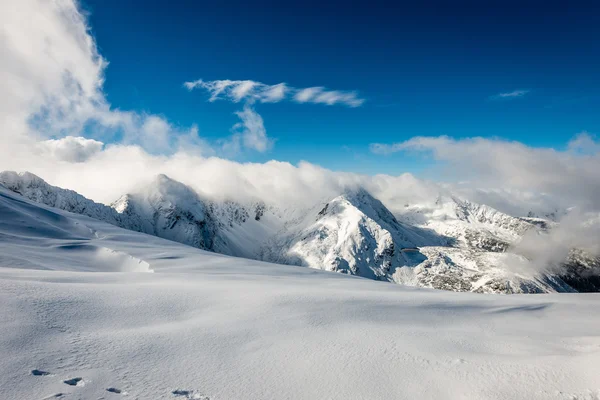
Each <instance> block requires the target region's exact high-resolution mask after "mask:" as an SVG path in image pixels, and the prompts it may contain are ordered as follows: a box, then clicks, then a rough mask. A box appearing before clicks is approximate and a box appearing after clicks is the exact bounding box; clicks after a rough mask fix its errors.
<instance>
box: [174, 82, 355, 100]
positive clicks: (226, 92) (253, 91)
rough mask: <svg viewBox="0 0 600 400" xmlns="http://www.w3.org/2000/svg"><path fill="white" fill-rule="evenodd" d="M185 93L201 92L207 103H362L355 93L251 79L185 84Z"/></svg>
mask: <svg viewBox="0 0 600 400" xmlns="http://www.w3.org/2000/svg"><path fill="white" fill-rule="evenodd" d="M184 86H185V87H186V88H187V89H188V90H194V89H204V90H206V91H207V92H208V93H209V94H210V97H209V101H215V100H219V99H225V100H229V101H232V102H234V103H238V102H240V101H242V100H244V101H247V102H250V103H253V102H260V103H277V102H280V101H283V100H286V99H290V100H293V101H295V102H297V103H315V104H326V105H330V106H331V105H337V104H339V105H345V106H347V107H360V106H361V105H362V104H363V103H364V102H365V100H364V99H362V98H360V97H358V93H357V92H355V91H340V90H326V89H325V88H323V87H310V88H304V89H301V88H294V87H291V86H287V85H286V84H285V83H278V84H276V85H267V84H264V83H261V82H255V81H250V80H239V81H233V80H228V79H226V80H216V81H204V80H202V79H198V80H196V81H191V82H185V83H184Z"/></svg>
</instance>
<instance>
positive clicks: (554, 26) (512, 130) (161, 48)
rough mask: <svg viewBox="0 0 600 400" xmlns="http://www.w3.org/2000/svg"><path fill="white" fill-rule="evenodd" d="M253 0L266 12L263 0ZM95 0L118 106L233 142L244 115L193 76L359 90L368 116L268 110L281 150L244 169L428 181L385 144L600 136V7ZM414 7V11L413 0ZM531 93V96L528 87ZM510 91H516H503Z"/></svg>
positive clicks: (252, 156)
mask: <svg viewBox="0 0 600 400" xmlns="http://www.w3.org/2000/svg"><path fill="white" fill-rule="evenodd" d="M250 3H251V4H250ZM284 3H287V2H246V1H239V2H238V1H227V2H224V1H223V2H203V1H173V2H164V1H143V2H142V1H116V0H84V1H83V3H82V6H83V8H84V10H87V11H88V12H89V14H90V15H89V23H90V25H91V28H92V33H93V35H94V36H95V38H96V41H97V45H98V47H99V50H100V53H101V54H102V55H103V57H104V58H106V59H107V60H108V61H109V62H110V64H109V66H108V68H107V69H106V73H105V76H106V81H105V85H104V91H105V93H106V95H107V98H108V100H109V101H110V103H111V104H112V105H113V107H116V108H119V109H124V110H136V111H138V112H147V113H152V114H160V115H164V116H165V117H166V118H168V120H169V121H171V122H172V123H174V124H176V125H180V126H182V127H189V126H191V125H192V124H196V125H197V126H198V129H199V132H200V135H201V136H202V137H203V138H206V139H208V140H217V139H218V138H222V137H224V136H227V135H229V134H230V130H231V127H232V125H234V124H235V123H236V122H237V121H238V118H237V117H236V116H235V115H234V112H236V111H239V110H240V109H241V108H242V105H241V103H240V104H234V103H232V102H230V101H227V100H218V101H214V102H209V101H208V99H209V94H208V93H207V92H206V91H202V90H193V91H188V90H186V89H185V88H184V87H183V83H184V82H186V81H193V80H196V79H203V80H206V81H212V80H222V79H231V80H253V81H257V82H263V83H265V84H268V85H274V84H278V83H281V82H285V83H286V84H287V85H289V86H292V87H297V88H305V87H314V86H323V87H326V88H327V89H331V90H343V91H357V92H358V96H360V98H363V99H365V102H364V103H363V104H362V105H361V106H360V107H347V106H344V105H339V104H338V105H332V106H326V105H322V104H297V103H295V102H290V101H287V102H280V103H275V104H262V103H260V104H255V105H254V107H255V110H256V112H258V113H260V115H261V116H262V118H263V120H264V124H265V127H266V131H267V134H268V135H269V137H270V138H273V139H275V144H274V146H273V147H272V149H270V150H269V151H266V152H264V153H261V152H255V151H245V152H243V153H242V154H239V155H238V156H237V159H239V160H241V161H266V160H269V159H278V160H284V161H290V162H293V163H296V162H298V161H300V160H306V161H310V162H313V163H316V164H319V165H322V166H324V167H327V168H331V169H334V170H346V171H356V172H363V173H369V174H373V173H380V172H381V173H389V174H398V173H401V172H415V173H421V174H425V173H426V170H427V168H428V163H427V161H426V159H424V158H423V157H422V156H419V157H417V156H415V155H414V154H406V153H395V154H392V155H389V156H382V155H380V154H372V153H370V152H369V144H371V143H374V142H377V143H395V142H402V141H404V140H407V139H409V138H411V137H414V136H440V135H448V136H451V137H454V138H465V137H473V136H482V137H501V138H504V139H508V140H517V141H520V142H523V143H525V144H527V145H530V146H534V147H555V148H557V149H563V148H564V147H565V146H566V143H567V142H568V141H569V139H570V138H572V137H573V136H574V135H575V134H576V133H578V132H581V131H588V132H591V133H592V134H594V133H598V132H600V113H598V109H599V105H600V92H599V89H600V75H599V73H598V67H599V62H600V46H598V41H599V39H600V28H599V27H600V3H598V2H595V3H596V4H594V3H593V2H587V3H585V2H569V3H567V2H560V3H556V4H553V3H552V2H527V1H520V2H514V3H512V2H506V1H504V2H432V1H429V2H422V4H421V5H414V4H410V3H407V4H404V5H398V4H397V5H395V6H390V5H387V6H386V5H385V4H384V3H382V2H381V3H378V2H377V1H369V2H362V3H361V2H327V4H324V3H325V2H314V3H312V2H297V4H296V5H289V4H284ZM411 3H412V2H411ZM519 90H520V91H523V92H522V93H521V95H517V94H519V93H515V91H519ZM501 93H505V94H507V93H515V95H513V96H506V97H503V98H497V97H494V96H498V95H499V94H501Z"/></svg>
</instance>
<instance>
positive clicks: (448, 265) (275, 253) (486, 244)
mask: <svg viewBox="0 0 600 400" xmlns="http://www.w3.org/2000/svg"><path fill="white" fill-rule="evenodd" d="M0 184H1V185H3V186H5V187H6V188H8V189H9V190H11V191H13V192H16V193H19V194H21V195H22V196H24V197H26V198H28V199H30V200H34V201H36V202H39V203H43V204H46V205H49V206H52V207H56V208H60V209H63V210H66V211H70V212H75V213H79V214H84V215H87V216H90V217H92V218H96V219H99V220H102V221H104V222H108V223H111V224H113V225H117V226H119V227H122V228H126V229H129V230H134V231H138V232H143V233H147V234H151V235H154V236H158V237H161V238H165V239H169V240H173V241H176V242H180V243H184V244H187V245H190V246H193V247H197V248H200V249H204V250H209V251H213V252H217V253H222V254H226V255H233V256H239V257H245V258H252V259H259V260H264V261H270V262H276V263H285V264H291V265H302V266H307V267H311V268H318V269H325V270H329V271H336V272H341V273H346V274H351V275H357V276H361V277H364V278H369V279H375V280H383V281H389V282H395V283H400V284H406V285H412V286H423V287H432V288H436V289H446V290H454V291H475V292H484V293H488V292H490V293H538V292H549V291H566V292H568V291H572V290H574V289H573V288H572V287H571V286H570V285H569V284H567V283H566V282H565V281H564V280H563V279H562V278H561V277H560V276H558V275H556V274H546V273H537V274H530V273H514V272H511V271H508V270H507V269H506V268H505V265H508V264H511V263H514V264H519V263H526V262H527V260H526V259H524V258H523V257H521V258H519V257H520V256H518V255H514V254H511V253H507V250H508V248H509V246H511V244H513V243H515V241H518V240H519V238H520V237H521V236H522V235H523V234H524V233H525V232H527V231H529V230H531V229H535V230H540V231H543V230H544V229H547V228H548V227H547V225H545V224H541V223H540V221H533V222H530V221H528V220H527V219H525V218H517V217H512V216H509V215H507V214H503V213H501V212H499V211H497V210H495V209H493V208H491V207H489V206H486V205H480V204H476V203H472V202H469V201H467V200H461V199H458V198H456V197H453V196H449V197H442V196H440V197H439V198H438V199H436V202H435V204H436V207H437V208H433V209H426V208H424V207H421V206H418V205H413V206H412V207H407V210H406V212H404V213H400V214H397V215H394V214H393V213H391V212H390V211H389V209H387V207H385V205H384V204H383V203H382V202H381V201H379V200H378V199H376V198H375V197H373V196H372V195H371V194H370V193H369V192H368V191H366V190H365V189H364V188H354V189H348V190H345V191H344V192H343V193H341V194H340V195H339V196H337V197H335V198H333V199H331V200H330V201H328V202H326V203H325V204H323V203H318V204H315V205H313V206H312V207H310V208H307V209H295V210H281V209H279V208H277V207H275V206H273V205H269V204H268V202H265V201H258V202H253V203H250V204H241V203H238V202H236V201H234V200H227V201H220V202H217V201H214V200H210V199H206V198H202V197H201V196H200V195H199V194H198V193H197V192H195V191H194V190H193V189H191V188H190V187H188V186H186V185H184V184H183V183H181V182H177V181H175V180H172V179H171V178H169V177H167V176H166V175H162V174H161V175H158V176H156V178H155V179H154V180H153V181H152V182H151V183H150V184H148V185H146V186H145V187H142V188H141V189H139V190H137V191H134V192H132V193H127V194H125V195H123V196H121V197H120V198H119V199H117V200H116V201H115V202H113V203H112V204H111V205H110V206H107V205H103V204H99V203H95V202H93V201H92V200H90V199H87V198H85V197H83V196H81V195H79V194H78V193H76V192H74V191H71V190H68V189H62V188H58V187H55V186H52V185H49V184H48V183H46V182H45V181H44V180H43V179H41V178H39V177H37V176H35V175H33V174H30V173H27V172H26V173H16V172H11V171H5V172H1V173H0ZM417 220H419V221H420V223H416V221H417ZM548 223H550V222H548ZM577 260H578V261H577V263H574V264H573V265H574V266H573V268H572V270H571V271H570V273H569V274H565V276H566V278H567V280H568V281H570V282H572V283H576V284H577V285H579V284H581V285H582V286H584V287H589V288H593V289H595V288H596V283H595V281H594V282H591V283H590V279H589V278H586V277H585V275H586V274H587V273H589V271H591V270H594V271H595V269H594V268H596V264H594V262H593V261H590V260H589V259H588V258H586V257H582V256H581V255H580V256H579V258H578V259H577ZM582 277H584V278H585V279H583V278H582ZM582 279H583V280H582ZM586 285H587V286H586Z"/></svg>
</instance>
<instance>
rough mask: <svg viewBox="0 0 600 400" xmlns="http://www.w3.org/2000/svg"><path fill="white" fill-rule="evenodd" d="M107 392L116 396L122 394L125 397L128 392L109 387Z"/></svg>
mask: <svg viewBox="0 0 600 400" xmlns="http://www.w3.org/2000/svg"><path fill="white" fill-rule="evenodd" d="M106 391H107V392H110V393H114V394H122V395H123V396H126V395H127V392H124V391H122V390H121V389H117V388H114V387H109V388H108V389H106Z"/></svg>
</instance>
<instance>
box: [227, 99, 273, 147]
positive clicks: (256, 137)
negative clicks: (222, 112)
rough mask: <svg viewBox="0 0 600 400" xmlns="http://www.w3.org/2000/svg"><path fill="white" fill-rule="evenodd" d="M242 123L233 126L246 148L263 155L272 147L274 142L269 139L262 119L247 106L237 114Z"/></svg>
mask: <svg viewBox="0 0 600 400" xmlns="http://www.w3.org/2000/svg"><path fill="white" fill-rule="evenodd" d="M235 114H236V115H237V116H238V117H239V118H240V119H241V120H242V121H241V122H239V123H237V124H235V125H234V126H233V130H234V132H236V133H235V135H239V136H240V137H241V139H242V142H243V144H244V146H245V147H247V148H250V149H254V150H256V151H259V152H261V153H263V152H265V151H267V150H268V149H269V148H271V147H272V145H273V142H272V140H271V139H269V138H268V137H267V131H266V129H265V125H264V122H263V119H262V117H261V116H260V115H259V114H258V113H257V112H256V111H254V109H253V108H252V107H251V106H249V105H248V104H246V105H245V106H244V109H243V110H242V111H238V112H236V113H235Z"/></svg>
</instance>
